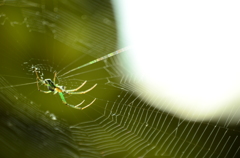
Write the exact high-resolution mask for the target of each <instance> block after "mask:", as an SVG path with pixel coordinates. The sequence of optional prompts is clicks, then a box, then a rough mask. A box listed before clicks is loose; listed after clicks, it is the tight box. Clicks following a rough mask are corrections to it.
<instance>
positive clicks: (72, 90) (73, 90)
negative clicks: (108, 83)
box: [67, 81, 87, 92]
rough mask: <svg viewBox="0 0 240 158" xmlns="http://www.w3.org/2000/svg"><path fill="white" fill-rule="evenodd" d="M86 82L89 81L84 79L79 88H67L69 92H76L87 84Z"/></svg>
mask: <svg viewBox="0 0 240 158" xmlns="http://www.w3.org/2000/svg"><path fill="white" fill-rule="evenodd" d="M85 83H87V81H84V82H83V83H82V84H81V85H80V86H79V87H78V88H76V89H70V90H67V92H75V91H78V90H79V89H80V88H82V86H84V85H85Z"/></svg>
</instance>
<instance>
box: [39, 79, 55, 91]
mask: <svg viewBox="0 0 240 158" xmlns="http://www.w3.org/2000/svg"><path fill="white" fill-rule="evenodd" d="M38 82H39V81H38V80H37V88H38V90H39V91H40V92H43V93H51V92H52V91H43V90H41V89H40V88H39V83H38Z"/></svg>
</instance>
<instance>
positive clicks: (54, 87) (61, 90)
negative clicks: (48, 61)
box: [33, 67, 97, 110]
mask: <svg viewBox="0 0 240 158" xmlns="http://www.w3.org/2000/svg"><path fill="white" fill-rule="evenodd" d="M33 69H34V72H35V74H36V76H37V88H38V90H39V91H40V92H43V93H53V94H57V93H58V94H59V96H60V98H61V99H62V102H63V103H64V104H65V105H67V106H70V107H72V108H75V109H79V110H83V109H85V108H87V107H89V106H90V105H92V104H93V103H94V102H95V100H96V98H95V99H94V100H93V101H92V102H91V103H90V104H88V105H86V106H84V107H80V105H82V104H83V102H84V101H85V100H83V101H82V102H81V103H79V104H78V105H71V104H68V103H67V101H66V99H65V97H64V94H85V93H87V92H89V91H91V90H92V89H94V88H95V87H96V86H97V84H95V85H94V86H92V87H91V88H89V89H87V90H85V91H80V92H77V91H78V90H79V89H80V88H81V87H82V86H84V85H85V83H86V82H87V81H84V82H83V83H82V84H81V85H80V86H79V87H78V88H76V89H71V90H66V89H65V87H64V86H60V85H58V84H56V83H55V80H56V77H57V73H56V72H55V73H54V78H53V81H52V80H51V79H43V77H39V75H38V73H39V71H38V68H36V67H33ZM39 83H40V84H42V85H45V86H46V87H47V88H48V91H44V90H41V89H40V88H39Z"/></svg>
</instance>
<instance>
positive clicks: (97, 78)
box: [0, 0, 240, 158]
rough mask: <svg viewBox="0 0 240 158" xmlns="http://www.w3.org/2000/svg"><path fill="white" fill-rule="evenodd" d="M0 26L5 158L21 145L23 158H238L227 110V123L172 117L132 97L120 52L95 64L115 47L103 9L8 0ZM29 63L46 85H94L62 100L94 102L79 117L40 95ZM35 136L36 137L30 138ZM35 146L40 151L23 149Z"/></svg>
mask: <svg viewBox="0 0 240 158" xmlns="http://www.w3.org/2000/svg"><path fill="white" fill-rule="evenodd" d="M0 22H1V24H2V26H1V39H4V41H5V42H3V43H2V44H1V48H0V49H1V52H2V53H1V59H3V60H2V63H1V65H0V66H1V67H0V69H1V87H0V90H1V101H2V105H1V112H2V113H3V114H4V115H3V116H4V117H2V120H3V121H2V122H1V125H2V129H4V131H3V132H1V135H2V136H5V137H7V138H6V139H1V143H2V144H4V145H5V148H3V149H4V150H6V151H11V152H8V153H11V154H12V153H18V152H19V151H20V149H21V145H19V144H20V143H17V141H16V140H17V139H20V140H22V142H23V144H22V146H25V145H28V148H27V149H26V151H27V152H26V153H25V155H24V153H23V154H22V155H23V157H27V156H28V157H31V156H32V155H34V154H35V155H36V154H37V155H39V156H40V157H41V156H42V157H48V156H49V157H51V154H52V155H54V156H56V155H61V156H62V157H188V158H192V157H201V158H202V157H205V158H208V157H225V158H228V157H238V156H239V154H240V149H239V148H240V144H239V142H240V140H239V139H240V138H239V135H240V131H239V121H238V122H237V123H236V124H235V125H232V124H230V122H231V119H232V117H233V116H234V114H235V113H234V111H233V112H232V115H229V117H228V118H227V119H226V121H225V122H220V121H219V120H220V118H219V120H217V121H216V120H209V121H202V122H194V121H188V120H184V119H180V118H178V117H176V116H174V115H172V114H170V113H168V112H166V111H165V110H164V109H163V110H159V109H156V108H154V107H153V106H151V105H150V104H148V103H147V102H145V101H144V100H143V98H144V96H143V95H144V94H138V95H137V93H135V91H137V90H138V89H136V87H135V86H134V83H135V82H136V81H137V80H139V79H138V78H136V77H134V76H130V75H126V74H125V71H124V70H125V69H127V68H126V66H125V64H124V63H123V62H122V56H123V54H124V53H127V50H125V49H124V50H122V51H121V53H119V54H116V53H115V55H114V56H111V55H110V56H111V57H106V58H104V60H101V61H100V59H103V58H101V57H102V56H106V55H107V54H109V53H111V52H115V51H116V50H117V49H118V48H117V46H116V45H117V44H116V42H117V38H116V37H117V36H116V28H115V27H116V26H115V21H114V16H113V11H112V8H111V3H110V2H97V1H95V2H89V1H81V2H78V1H74V0H69V1H61V0H58V1H57V0H52V1H44V0H42V1H40V0H39V1H26V0H6V1H3V2H2V5H1V6H0ZM113 54H114V53H113ZM91 61H98V62H91ZM32 65H34V66H37V67H39V68H40V70H41V73H42V75H43V77H44V78H51V79H52V78H53V72H54V71H57V72H58V79H57V82H58V84H59V85H64V86H66V87H67V89H73V88H76V87H78V86H79V85H81V84H82V83H83V82H84V81H87V83H86V85H84V87H82V88H81V90H85V89H88V88H90V87H91V86H93V85H94V84H95V83H98V86H97V87H96V88H94V89H93V90H92V91H91V92H89V93H87V94H85V95H81V96H79V95H77V96H76V95H71V96H66V100H67V101H68V102H69V103H71V104H74V105H76V104H78V103H80V102H81V101H82V100H85V102H91V101H92V100H93V99H94V98H97V100H96V102H95V103H94V104H93V105H91V106H90V107H88V108H87V109H86V110H83V111H78V110H75V109H71V108H69V107H67V106H65V105H63V104H62V103H61V99H60V97H59V96H57V95H50V94H49V95H48V94H42V93H40V92H38V91H37V87H36V81H35V80H36V76H35V75H34V74H33V73H32V72H31V71H29V70H30V68H31V66H32ZM44 88H46V87H44V86H41V89H44ZM5 120H6V121H5ZM17 120H19V121H17ZM29 124H30V125H32V126H33V127H34V128H30V131H36V134H35V133H34V134H31V135H29V138H28V140H26V135H24V136H23V134H22V133H29V130H26V129H29V127H27V126H29ZM56 129H57V130H56ZM9 131H13V134H12V135H14V138H13V136H12V135H11V134H9ZM22 131H23V132H22ZM39 136H41V137H40V138H42V139H39V140H36V138H37V137H39ZM23 137H24V138H23ZM47 138H49V141H48V139H47ZM39 141H41V142H42V143H40V144H41V145H42V147H41V148H38V146H37V147H36V148H35V147H29V146H30V145H29V144H31V143H32V144H33V145H32V146H35V145H36V144H39ZM43 149H44V150H43ZM47 149H53V150H47ZM41 151H42V152H41ZM43 152H45V153H51V154H50V155H44V154H43ZM2 153H5V152H2ZM4 156H5V157H7V156H9V157H10V156H11V155H7V154H6V155H4ZM13 156H14V155H13ZM16 156H17V155H16ZM56 157H57V156H56Z"/></svg>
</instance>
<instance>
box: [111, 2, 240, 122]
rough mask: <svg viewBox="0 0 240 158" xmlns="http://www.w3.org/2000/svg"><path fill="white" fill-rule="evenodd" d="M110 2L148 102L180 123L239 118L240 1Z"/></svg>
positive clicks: (130, 60) (131, 65)
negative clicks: (184, 121) (177, 118)
mask: <svg viewBox="0 0 240 158" xmlns="http://www.w3.org/2000/svg"><path fill="white" fill-rule="evenodd" d="M113 2H114V6H115V7H114V8H115V11H116V17H117V19H118V20H117V22H118V27H119V37H120V38H121V39H123V41H124V42H125V43H121V44H122V45H125V46H126V45H131V46H132V49H131V52H130V53H129V54H127V55H126V59H125V60H128V65H129V66H130V67H129V69H130V70H131V71H130V74H134V75H135V76H136V77H137V78H142V77H143V79H142V80H139V82H138V83H136V87H137V89H138V90H139V93H141V94H142V93H144V96H146V97H145V99H146V100H147V101H148V102H150V103H151V104H152V105H154V106H157V107H158V108H160V109H162V110H166V111H168V112H170V113H172V114H175V115H177V116H179V117H182V118H185V119H191V120H210V119H212V120H219V119H220V120H223V119H229V118H231V119H232V120H231V122H232V123H236V122H237V121H238V120H239V117H240V110H239V109H240V99H239V98H240V62H239V61H240V29H239V28H240V22H239V19H240V10H239V8H240V2H237V1H226V0H224V1H211V0H210V1H206V0H203V1H200V2H192V1H167V2H162V1H159V0H150V1H143V0H131V1H127V0H121V1H113ZM230 116H231V117H230Z"/></svg>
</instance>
